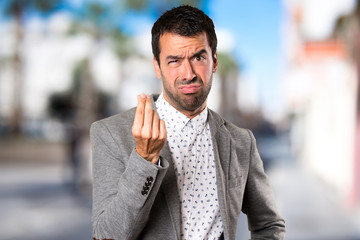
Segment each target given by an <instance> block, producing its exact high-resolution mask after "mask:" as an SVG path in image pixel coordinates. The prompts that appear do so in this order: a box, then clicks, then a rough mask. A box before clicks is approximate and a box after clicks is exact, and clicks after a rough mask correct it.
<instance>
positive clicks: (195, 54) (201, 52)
mask: <svg viewBox="0 0 360 240" xmlns="http://www.w3.org/2000/svg"><path fill="white" fill-rule="evenodd" d="M203 53H207V51H206V49H201V50H200V51H198V52H196V53H194V54H193V55H192V56H191V57H190V58H194V57H197V56H200V55H202V54H203ZM183 58H184V56H183V55H169V56H167V57H166V58H165V60H166V61H169V60H174V59H175V60H176V59H183Z"/></svg>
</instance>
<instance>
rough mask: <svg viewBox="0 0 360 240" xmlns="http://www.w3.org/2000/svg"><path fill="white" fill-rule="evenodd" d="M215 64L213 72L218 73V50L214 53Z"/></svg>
mask: <svg viewBox="0 0 360 240" xmlns="http://www.w3.org/2000/svg"><path fill="white" fill-rule="evenodd" d="M213 60H214V65H213V73H216V71H217V67H218V57H217V52H215V53H214V58H213Z"/></svg>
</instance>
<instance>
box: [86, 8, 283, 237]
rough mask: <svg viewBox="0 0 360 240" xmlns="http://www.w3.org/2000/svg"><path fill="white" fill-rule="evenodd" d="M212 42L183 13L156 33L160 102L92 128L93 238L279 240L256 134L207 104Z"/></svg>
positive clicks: (168, 17)
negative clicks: (241, 221)
mask: <svg viewBox="0 0 360 240" xmlns="http://www.w3.org/2000/svg"><path fill="white" fill-rule="evenodd" d="M216 46H217V38H216V33H215V29H214V25H213V22H212V20H211V19H210V18H209V17H208V16H207V15H205V14H204V13H203V12H202V11H201V10H199V9H197V8H193V7H190V6H180V7H177V8H173V9H171V10H169V11H167V12H165V13H164V14H163V15H162V16H161V17H160V18H159V19H158V20H157V21H156V22H155V24H154V26H153V28H152V48H153V54H154V60H153V62H154V67H155V72H156V75H157V77H158V78H159V79H161V80H162V83H163V91H162V93H161V94H160V95H151V96H150V95H145V94H140V95H139V96H138V104H137V107H136V108H133V109H130V110H128V111H126V112H124V113H121V114H118V115H115V116H112V117H110V118H107V119H104V120H101V121H98V122H96V123H94V124H93V125H92V128H91V140H92V153H93V219H92V221H93V237H94V239H117V240H124V239H154V240H155V239H227V240H230V239H235V234H236V226H237V220H238V217H239V214H240V211H243V212H244V213H245V214H247V217H248V224H249V230H250V231H251V237H252V239H283V238H284V232H285V225H284V220H283V219H282V217H281V216H280V215H279V213H278V210H277V208H276V204H275V200H274V197H273V194H272V190H271V188H270V185H269V182H268V179H267V176H266V174H265V173H264V169H263V164H262V161H261V159H260V156H259V154H258V151H257V148H256V144H255V139H254V136H253V134H252V133H251V132H250V131H249V130H246V129H241V128H238V127H236V126H235V125H233V124H231V123H230V122H227V121H226V120H224V119H223V118H222V117H221V116H219V115H218V114H217V113H215V112H213V111H212V110H210V109H208V108H207V106H206V101H207V97H208V94H209V91H210V89H211V85H212V79H213V74H214V73H215V72H216V70H217V66H218V60H217V52H216Z"/></svg>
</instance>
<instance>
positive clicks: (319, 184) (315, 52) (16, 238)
mask: <svg viewBox="0 0 360 240" xmlns="http://www.w3.org/2000/svg"><path fill="white" fill-rule="evenodd" d="M179 4H190V5H193V6H197V7H199V8H200V9H202V10H203V11H204V12H205V13H207V14H208V15H209V16H210V17H211V18H212V19H213V21H214V23H215V27H216V31H217V35H218V42H219V45H218V56H219V69H218V72H217V73H216V74H215V77H214V81H213V89H212V92H211V94H210V96H209V101H208V105H209V106H210V107H211V108H212V109H213V110H215V111H218V112H219V113H221V114H222V115H223V116H224V117H225V118H227V119H229V120H230V121H232V122H233V123H235V124H237V125H238V126H241V127H245V128H250V129H251V130H252V131H253V132H254V134H255V136H256V138H257V143H258V148H259V151H260V153H261V155H262V158H263V162H264V166H265V170H266V172H267V173H268V175H269V178H270V180H271V184H272V186H273V188H274V192H275V197H276V199H277V202H278V206H279V208H280V211H281V213H282V214H283V216H284V218H285V220H286V224H287V237H286V239H292V240H294V239H299V240H302V239H314V240H315V239H324V240H325V239H326V240H329V239H334V240H335V239H336V240H350V239H360V191H359V190H360V188H359V187H360V141H359V140H360V129H359V123H360V119H359V116H360V112H359V110H360V96H359V90H360V87H359V81H360V3H359V2H358V1H356V0H332V1H327V0H312V1H311V0H282V1H281V0H273V1H268V0H257V1H251V0H241V1H237V0H225V1H220V0H183V1H181V0H165V1H160V0H153V1H151V0H122V1H121V0H102V1H101V0H52V1H49V0H2V1H0V212H1V215H0V233H1V237H0V238H1V239H4V240H10V239H11V240H20V239H28V240H32V239H51V240H53V239H54V240H60V239H77V240H80V239H84V240H85V239H91V220H90V218H91V157H90V142H89V134H88V132H89V126H90V124H91V123H92V122H94V121H95V120H97V119H101V118H104V117H107V116H110V115H113V114H116V113H118V112H120V111H123V110H125V109H128V108H130V107H134V106H136V96H137V94H139V93H142V92H144V93H159V92H160V91H161V83H160V81H159V80H157V79H156V76H155V73H154V71H153V65H152V52H151V44H150V42H151V35H150V30H151V27H152V24H153V23H154V21H155V20H156V19H157V18H158V17H159V16H160V15H161V14H162V13H163V12H164V11H165V10H167V9H169V8H171V7H173V6H177V5H179ZM248 237H249V232H248V230H247V223H246V218H245V216H241V217H240V219H239V223H238V234H237V239H246V238H248Z"/></svg>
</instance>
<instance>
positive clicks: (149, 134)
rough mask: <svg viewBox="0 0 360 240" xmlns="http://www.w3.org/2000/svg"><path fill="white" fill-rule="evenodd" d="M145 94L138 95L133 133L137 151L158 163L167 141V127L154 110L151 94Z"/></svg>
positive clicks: (145, 157)
mask: <svg viewBox="0 0 360 240" xmlns="http://www.w3.org/2000/svg"><path fill="white" fill-rule="evenodd" d="M144 96H145V95H144ZM144 96H143V95H139V96H138V106H137V109H136V113H135V118H134V123H133V127H132V134H133V137H134V139H135V142H136V151H137V153H138V154H139V155H140V156H142V157H143V158H144V159H146V160H148V161H151V162H153V163H156V162H157V159H158V157H159V155H160V151H161V149H162V148H163V146H164V144H165V141H166V127H165V122H164V121H163V120H160V119H159V115H158V114H157V112H156V111H154V110H152V104H151V99H150V96H148V95H147V96H145V97H144Z"/></svg>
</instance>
